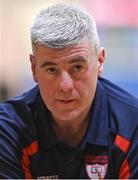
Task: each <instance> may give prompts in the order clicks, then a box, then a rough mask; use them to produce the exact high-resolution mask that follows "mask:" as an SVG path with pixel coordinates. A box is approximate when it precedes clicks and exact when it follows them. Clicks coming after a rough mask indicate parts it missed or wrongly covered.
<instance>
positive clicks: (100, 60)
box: [98, 47, 105, 76]
mask: <svg viewBox="0 0 138 180" xmlns="http://www.w3.org/2000/svg"><path fill="white" fill-rule="evenodd" d="M104 62H105V49H104V48H103V47H101V48H100V50H99V52H98V76H101V75H102V72H103V69H104Z"/></svg>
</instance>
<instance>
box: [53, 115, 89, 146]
mask: <svg viewBox="0 0 138 180" xmlns="http://www.w3.org/2000/svg"><path fill="white" fill-rule="evenodd" d="M88 122H89V118H88V114H87V116H81V117H79V118H76V119H73V120H71V121H67V122H66V121H60V120H58V119H55V118H54V119H53V122H52V128H53V130H54V132H55V134H56V136H57V137H58V138H59V139H60V140H61V141H62V142H64V143H65V144H68V145H70V146H77V145H78V144H79V143H80V142H81V140H82V138H83V136H84V135H85V132H86V129H87V126H88Z"/></svg>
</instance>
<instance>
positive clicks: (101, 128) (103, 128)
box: [82, 80, 108, 146]
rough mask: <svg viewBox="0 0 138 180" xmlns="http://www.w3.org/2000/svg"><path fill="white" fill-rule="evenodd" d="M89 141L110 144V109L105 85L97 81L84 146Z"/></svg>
mask: <svg viewBox="0 0 138 180" xmlns="http://www.w3.org/2000/svg"><path fill="white" fill-rule="evenodd" d="M86 142H88V143H90V144H96V145H103V146H107V145H108V111H107V99H106V94H105V90H104V88H103V86H102V85H101V83H100V82H99V80H98V82H97V88H96V94H95V98H94V101H93V104H92V106H91V110H90V122H89V126H88V131H87V133H86V136H85V137H84V140H83V142H82V146H84V145H85V143H86Z"/></svg>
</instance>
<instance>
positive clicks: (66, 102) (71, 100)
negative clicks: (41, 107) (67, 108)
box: [58, 99, 75, 104]
mask: <svg viewBox="0 0 138 180" xmlns="http://www.w3.org/2000/svg"><path fill="white" fill-rule="evenodd" d="M74 101H75V99H68V100H63V99H60V100H58V102H60V103H63V104H70V103H73V102H74Z"/></svg>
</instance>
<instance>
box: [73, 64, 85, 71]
mask: <svg viewBox="0 0 138 180" xmlns="http://www.w3.org/2000/svg"><path fill="white" fill-rule="evenodd" d="M82 69H83V66H82V65H80V64H76V65H74V66H73V70H74V71H75V72H80V71H81V70H82Z"/></svg>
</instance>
